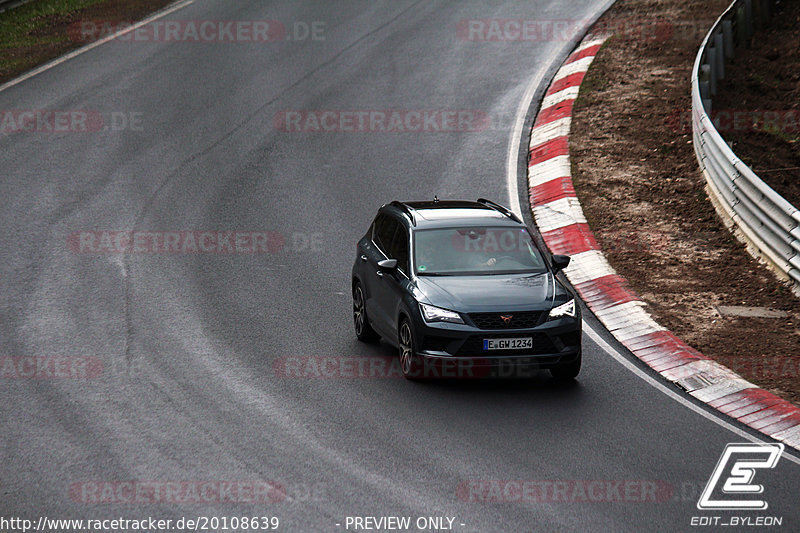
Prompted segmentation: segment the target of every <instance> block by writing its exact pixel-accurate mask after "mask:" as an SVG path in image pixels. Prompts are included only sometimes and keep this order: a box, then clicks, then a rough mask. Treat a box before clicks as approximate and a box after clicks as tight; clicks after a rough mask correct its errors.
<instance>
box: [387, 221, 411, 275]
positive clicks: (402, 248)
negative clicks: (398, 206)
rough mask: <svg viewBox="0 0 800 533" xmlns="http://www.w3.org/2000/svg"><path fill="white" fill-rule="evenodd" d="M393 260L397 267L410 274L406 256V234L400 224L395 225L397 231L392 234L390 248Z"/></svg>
mask: <svg viewBox="0 0 800 533" xmlns="http://www.w3.org/2000/svg"><path fill="white" fill-rule="evenodd" d="M390 250H391V255H390V257H392V258H393V259H397V267H398V268H399V269H400V270H402V271H403V272H405V273H406V274H408V273H410V272H411V270H410V269H409V266H410V265H409V254H408V232H407V231H406V228H404V227H403V225H402V224H397V231H395V232H394V238H393V239H392V245H391V247H390Z"/></svg>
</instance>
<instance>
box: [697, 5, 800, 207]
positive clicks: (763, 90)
mask: <svg viewBox="0 0 800 533" xmlns="http://www.w3.org/2000/svg"><path fill="white" fill-rule="evenodd" d="M725 74H726V78H725V80H724V81H723V82H722V83H721V84H720V87H719V93H718V94H717V96H716V97H715V98H714V106H713V107H714V108H715V109H717V110H719V111H717V112H716V114H717V115H719V114H720V112H724V111H725V110H728V114H727V115H723V117H722V118H724V120H721V121H719V120H718V122H720V125H719V126H718V128H719V129H722V131H721V133H722V136H723V137H724V138H725V140H726V141H728V142H729V143H732V147H733V149H734V151H735V152H736V155H738V156H739V157H740V158H741V159H742V161H744V162H745V163H746V164H747V165H748V166H749V167H750V168H752V169H753V170H754V171H755V172H756V174H758V176H759V177H760V178H761V179H763V180H764V181H765V182H766V183H767V184H768V185H769V186H770V187H772V188H773V189H775V190H776V191H778V193H780V194H781V196H783V197H784V198H786V199H787V200H789V202H791V203H792V205H794V206H798V205H800V2H782V3H781V5H780V6H779V7H778V10H777V12H776V13H775V16H774V17H773V19H772V21H771V23H770V25H769V27H768V29H766V30H765V31H763V32H758V33H756V34H755V35H754V36H753V39H752V42H751V47H750V48H745V49H742V50H740V51H739V52H738V53H737V56H736V58H735V59H734V60H733V62H732V63H730V64H729V66H728V68H727V69H726V72H725ZM731 110H738V111H739V113H740V115H744V117H741V116H740V120H739V121H738V122H737V121H735V120H733V119H732V118H733V116H734V115H733V113H732V112H731ZM712 116H713V115H712ZM729 117H731V118H729ZM748 119H749V120H748ZM726 126H727V127H726Z"/></svg>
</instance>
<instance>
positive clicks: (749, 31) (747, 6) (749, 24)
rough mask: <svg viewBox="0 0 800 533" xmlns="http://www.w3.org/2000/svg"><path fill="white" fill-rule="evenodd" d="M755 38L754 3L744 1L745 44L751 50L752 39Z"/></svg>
mask: <svg viewBox="0 0 800 533" xmlns="http://www.w3.org/2000/svg"><path fill="white" fill-rule="evenodd" d="M752 37H753V2H752V0H744V44H745V46H747V47H748V48H750V39H751V38H752Z"/></svg>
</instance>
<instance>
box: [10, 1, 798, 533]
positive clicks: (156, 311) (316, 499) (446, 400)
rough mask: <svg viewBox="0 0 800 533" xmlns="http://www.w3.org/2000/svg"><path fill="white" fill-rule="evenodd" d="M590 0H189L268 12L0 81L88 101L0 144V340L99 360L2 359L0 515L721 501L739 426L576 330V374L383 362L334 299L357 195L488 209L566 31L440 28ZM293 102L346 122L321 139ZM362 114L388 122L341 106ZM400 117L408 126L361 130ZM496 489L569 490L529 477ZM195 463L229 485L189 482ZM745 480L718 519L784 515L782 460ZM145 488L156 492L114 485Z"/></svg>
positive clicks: (792, 476) (602, 520)
mask: <svg viewBox="0 0 800 533" xmlns="http://www.w3.org/2000/svg"><path fill="white" fill-rule="evenodd" d="M607 3H608V2H607V1H605V0H580V1H579V0H573V1H568V2H567V1H557V0H534V1H530V2H511V1H508V2H501V1H495V2H480V1H475V2H466V1H459V2H408V1H393V2H370V1H364V2H324V1H317V2H311V1H306V2H265V1H237V2H213V1H210V0H196V1H195V2H193V3H190V4H188V5H186V6H185V7H182V8H181V9H178V10H175V11H173V12H172V13H169V14H168V15H166V16H165V17H164V18H163V19H159V20H161V21H201V20H203V21H259V20H270V21H278V22H280V23H281V24H282V25H283V27H284V28H285V30H286V31H285V33H284V34H280V38H279V39H277V40H276V41H274V42H252V41H251V42H215V43H196V42H185V41H180V42H174V41H169V40H167V39H143V40H141V41H135V40H133V39H128V40H114V41H111V42H108V43H105V44H102V45H100V46H98V47H96V48H94V49H92V50H89V51H88V52H86V53H83V54H80V55H78V56H77V57H74V58H73V59H70V60H68V61H66V62H63V63H61V64H59V65H58V66H55V67H53V68H51V69H49V70H46V71H45V72H43V73H41V74H38V75H36V76H33V77H31V78H30V79H27V80H25V81H22V82H20V83H18V84H16V85H14V86H12V87H10V88H7V89H5V90H3V91H2V92H0V109H14V110H57V111H77V110H80V111H86V112H88V113H89V116H90V117H94V119H92V120H94V122H91V123H92V124H94V125H96V124H98V122H97V120H102V126H98V127H94V131H86V132H84V131H80V128H79V127H76V128H72V129H69V131H64V132H43V131H34V132H18V133H12V134H4V135H0V169H2V174H1V175H2V179H0V198H2V208H0V227H2V231H0V246H1V247H2V250H3V253H2V258H1V259H0V280H2V289H1V290H0V356H3V357H5V358H6V363H7V361H9V360H10V361H13V362H15V363H14V364H16V363H19V364H20V365H22V362H21V361H23V360H24V359H25V358H28V360H35V361H45V362H46V360H47V358H54V357H56V358H57V357H61V358H71V359H65V360H67V361H72V362H74V361H75V360H76V358H77V359H78V360H81V361H84V362H85V361H87V360H88V361H90V364H92V365H95V367H93V368H96V367H97V365H98V364H100V365H102V368H101V370H100V371H98V372H95V373H92V372H88V373H84V374H81V372H80V371H76V372H77V375H76V376H74V377H48V376H44V377H42V376H36V377H34V378H30V377H26V376H24V375H18V376H10V375H5V374H4V377H3V378H2V381H1V383H2V385H1V386H0V405H2V408H0V428H2V436H1V437H0V442H2V446H0V502H1V503H0V515H2V516H3V517H12V516H14V517H24V518H27V519H31V520H34V521H36V520H37V519H38V517H40V516H47V517H48V518H64V519H66V518H82V519H99V518H114V517H123V518H143V517H146V516H152V517H155V518H162V519H173V520H176V519H178V518H180V517H189V518H195V519H196V518H197V517H198V516H206V517H212V516H213V517H234V516H236V517H242V516H276V517H278V518H279V519H280V527H279V531H290V532H295V531H299V532H305V531H309V532H322V531H331V532H334V531H347V530H348V529H347V528H346V524H347V522H346V520H347V517H356V516H359V517H364V516H374V517H387V516H408V517H412V524H413V523H414V521H415V520H416V519H417V518H418V517H451V518H453V517H454V518H455V519H454V522H453V525H452V528H453V530H454V531H459V532H472V531H475V532H499V531H572V530H574V531H588V530H591V531H643V530H651V531H686V530H691V529H693V528H692V527H691V526H690V520H691V519H692V517H693V516H714V515H720V516H723V517H725V518H729V517H730V516H731V515H732V513H730V512H728V513H726V512H710V513H709V512H701V511H698V509H697V507H696V504H697V500H698V498H699V494H700V491H701V490H702V489H703V487H704V486H705V484H706V482H707V481H708V479H709V477H710V476H711V473H712V471H713V470H714V468H715V466H716V464H717V461H718V460H719V458H720V455H721V454H722V451H723V449H724V448H725V445H726V444H727V443H730V442H745V441H747V440H748V439H747V435H750V436H751V438H752V436H756V437H757V435H755V434H753V433H745V432H744V430H743V429H741V428H740V429H738V431H739V432H734V431H731V430H730V429H729V428H728V427H724V426H722V425H720V424H719V423H717V422H716V421H715V420H716V418H715V417H714V416H703V413H706V411H705V410H704V408H698V407H695V409H690V408H689V407H687V405H685V404H684V403H681V402H678V401H675V399H674V398H672V397H670V396H669V395H667V394H664V392H663V391H662V390H661V389H659V388H657V387H654V386H653V385H652V384H651V383H649V382H648V381H647V380H644V379H642V377H641V376H640V375H639V374H638V373H636V372H632V371H631V369H630V368H628V366H626V365H624V364H621V363H620V361H619V360H618V359H617V358H614V357H612V356H611V355H610V354H609V352H608V350H607V345H606V344H605V343H603V342H601V344H603V346H600V345H598V344H596V343H595V342H594V341H593V338H596V336H594V335H593V336H589V335H584V368H583V370H582V373H581V375H580V376H579V379H578V381H577V382H576V383H574V384H572V385H559V384H557V383H555V382H553V381H551V380H550V379H549V376H548V375H546V374H542V375H541V376H537V377H536V378H535V379H533V380H522V381H519V380H517V381H512V382H506V381H501V382H489V383H486V382H475V381H467V382H453V381H445V382H421V383H412V382H407V381H405V380H403V379H402V378H399V379H398V378H397V374H396V373H394V374H392V375H390V376H389V377H383V375H382V374H381V373H380V372H378V374H379V375H377V376H374V377H360V378H359V377H355V378H354V377H348V376H349V374H348V371H347V370H346V368H347V367H346V364H350V365H355V364H367V363H357V362H356V363H354V362H353V361H354V360H356V361H368V362H370V363H369V364H373V363H372V362H376V363H374V364H375V365H376V366H375V367H374V368H379V366H378V365H380V364H386V362H387V361H388V360H389V357H390V356H393V355H394V354H395V351H394V350H393V349H391V348H389V347H388V346H387V345H385V344H380V345H374V346H370V345H364V344H361V343H359V342H357V341H356V338H355V335H354V332H353V326H352V319H351V297H350V278H349V275H350V269H351V266H352V262H353V260H354V252H355V242H356V241H357V239H358V238H359V237H360V236H361V235H362V234H363V232H364V231H365V230H366V228H367V225H368V224H369V223H370V221H371V219H372V217H373V216H374V213H375V211H376V210H377V208H378V207H379V206H380V205H381V204H383V203H385V202H388V201H391V200H393V199H400V200H418V199H429V198H433V195H434V194H438V195H439V197H442V198H465V199H475V198H477V197H479V196H484V197H488V198H493V199H496V200H498V201H500V202H503V203H507V202H508V201H509V190H508V186H507V183H506V174H507V168H506V165H507V160H508V158H509V150H510V149H511V148H512V147H511V146H510V140H509V139H510V138H511V137H512V132H513V127H514V122H515V119H516V117H517V113H518V109H520V108H522V109H523V113H524V112H525V111H527V110H528V103H529V102H526V101H525V94H526V91H528V89H529V87H530V84H531V82H532V80H540V82H539V83H538V84H537V85H536V87H534V88H535V89H541V88H542V87H543V86H544V85H546V83H547V82H548V81H549V80H548V79H544V78H547V76H546V74H547V73H548V72H550V74H552V69H553V68H554V67H556V66H557V65H558V64H559V63H560V61H561V60H563V58H564V57H565V56H566V54H567V53H568V52H569V49H570V48H571V45H572V44H573V43H574V41H573V39H577V38H579V37H580V35H578V34H577V33H576V32H575V31H571V32H570V33H569V35H567V36H562V35H561V34H560V33H558V32H556V33H552V32H545V34H544V36H543V37H541V38H533V39H530V40H514V41H511V42H486V41H475V40H469V39H468V36H467V37H466V38H465V36H464V33H463V30H464V27H465V26H464V23H463V22H461V21H475V20H485V19H523V20H536V21H554V22H557V21H562V22H563V21H569V22H570V24H571V26H570V27H572V28H573V30H574V29H575V27H576V26H577V24H575V21H588V20H590V19H592V18H594V17H596V16H598V15H599V14H600V11H601V10H602V9H603V8H605V7H606V5H607ZM460 22H461V26H460V25H459V24H460ZM298 23H299V24H298ZM306 27H307V28H316V30H317V33H316V38H312V35H311V30H310V29H309V30H308V35H307V36H306V37H304V36H303V34H304V32H305V28H306ZM467 28H468V26H467ZM308 111H314V112H316V114H315V115H314V118H321V117H322V113H323V112H326V111H327V112H331V113H333V114H329V115H327V117H329V118H330V117H334V116H335V117H338V118H341V114H342V112H351V111H352V112H355V113H354V114H352V115H345V116H351V117H356V118H355V119H353V120H354V121H355V122H345V123H342V122H341V121H340V120H338V119H337V121H336V122H335V124H334V123H333V122H331V121H329V122H326V123H325V124H327V125H328V126H331V124H333V126H332V127H330V128H328V130H326V129H325V128H323V127H322V126H320V127H319V128H318V131H313V130H314V126H313V124H314V123H313V120H312V121H311V122H309V120H311V119H308V115H309V114H308V113H305V112H308ZM453 111H455V114H452V113H451V114H449V115H447V117H450V118H449V119H447V118H445V113H448V112H453ZM296 112H301V113H300V117H301V119H299V121H295V122H292V120H294V118H297V116H298V115H297V114H292V113H296ZM374 112H383V113H385V116H386V117H387V122H385V123H381V122H380V120H379V119H376V120H377V122H376V123H374V124H373V123H372V122H365V125H364V126H363V127H359V126H358V125H357V124H358V117H366V118H365V119H364V120H367V119H369V121H372V120H373V118H375V117H379V115H376V114H374ZM391 112H397V113H398V116H399V117H401V120H402V121H403V126H402V128H405V129H404V131H381V129H382V124H383V125H388V124H389V120H390V118H389V117H390V116H391ZM423 112H427V113H428V119H429V120H428V122H427V123H426V122H425V115H424V113H423ZM358 113H361V114H360V115H359V114H358ZM414 113H418V114H414ZM459 113H460V114H459ZM97 117H100V119H98V118H97ZM287 117H289V122H286V120H285V119H286V118H287ZM419 117H422V118H419ZM452 117H456V118H455V119H453V118H452ZM459 117H460V118H461V119H462V120H461V123H460V124H461V126H459V122H458V120H459ZM418 118H419V120H417V119H418ZM473 119H475V120H473ZM326 120H327V119H326ZM331 120H332V119H331ZM530 120H531V117H530V113H528V116H527V121H526V122H525V125H526V128H528V127H530ZM453 121H455V122H453ZM298 124H299V125H300V127H299V129H301V130H303V131H295V130H296V129H297V128H296V126H297V125H298ZM454 124H455V125H454ZM398 127H399V126H398ZM402 128H401V129H402ZM89 129H90V130H92V129H93V128H92V127H90V128H89ZM522 145H523V146H525V145H526V144H525V142H523V143H522ZM513 155H514V154H512V156H513ZM521 183H522V182H521ZM100 231H141V232H150V231H157V232H183V233H178V235H179V237H180V238H181V239H185V238H186V235H188V233H187V232H201V231H208V232H270V233H269V234H268V238H269V239H270V240H269V243H270V246H269V248H270V250H268V251H266V252H263V251H262V252H258V253H247V252H242V253H236V249H235V247H234V248H233V252H231V251H230V250H231V249H230V248H229V249H227V250H226V251H225V253H213V252H208V253H174V252H173V253H170V252H165V253H160V252H159V253H147V252H144V253H119V250H118V249H108V248H106V249H104V250H102V251H99V252H95V251H93V249H92V248H91V247H89V249H88V251H87V249H82V248H81V247H80V242H78V245H77V247H76V245H75V242H76V241H75V239H76V238H77V239H78V240H79V239H80V238H81V236H83V237H86V235H89V234H88V233H86V232H100ZM82 232H84V233H82ZM76 235H77V236H78V237H75V236H76ZM90 235H92V236H97V239H98V240H97V241H96V242H95V244H96V243H98V242H100V240H99V239H100V236H99V233H97V234H96V233H91V234H90ZM162 235H163V233H162ZM192 235H195V234H194V233H192ZM87 242H88V241H87ZM106 244H108V243H106ZM232 246H233V245H232ZM245 247H246V246H245ZM243 248H244V247H243ZM587 320H588V321H589V322H590V323H594V321H593V319H592V318H591V317H587ZM595 327H597V326H595ZM609 342H611V341H609ZM9 358H11V359H9ZM87 358H88V359H87ZM345 361H347V362H345ZM309 362H317V363H322V364H323V367H322V368H323V370H324V373H326V374H331V375H328V376H325V375H323V376H322V377H315V376H314V375H313V374H314V368H319V367H314V366H311V367H309V366H308V365H309V364H311V363H309ZM42 364H44V363H42ZM70 364H73V363H70ZM293 365H294V366H293ZM335 365H339V366H338V367H337V366H335ZM634 365H636V363H635V362H634ZM287 369H288V370H287ZM298 369H299V370H298ZM331 369H333V370H331ZM78 370H80V369H78ZM4 372H5V373H8V372H12V371H10V370H8V369H6V370H4ZM42 372H44V370H42ZM12 373H13V372H12ZM22 374H24V372H22ZM15 377H16V378H15ZM688 403H691V402H688ZM692 405H693V404H692ZM737 427H738V426H737ZM481 480H483V482H482V481H481ZM486 480H489V482H488V483H487V482H486ZM510 480H514V481H519V482H527V485H526V486H528V487H531V486H533V487H551V488H552V487H553V486H555V485H553V483H561V485H559V486H560V487H562V488H563V487H567V489H564V490H566V491H567V492H566V496H564V494H563V493H562V494H561V495H558V493H555V494H553V493H552V491H551V492H550V493H548V494H549V495H550V496H549V497H548V496H545V497H544V498H543V500H544V501H541V499H539V500H537V499H536V498H534V497H532V496H530V495H528V496H524V497H521V496H520V494H521V492H519V491H516V490H515V489H514V487H517V485H514V484H511V483H509V481H510ZM127 482H132V483H133V484H132V485H124V483H127ZM201 482H202V483H207V484H211V485H210V486H212V487H217V488H219V487H220V486H221V485H223V484H227V485H225V486H226V487H229V488H230V487H236V490H237V491H238V492H236V494H235V495H233V496H232V495H231V494H227V495H220V494H218V493H214V494H211V495H210V496H208V498H206V499H203V501H201V502H198V501H197V500H192V499H191V497H189V496H186V494H185V493H184V491H185V489H186V487H187V486H190V485H192V484H194V485H197V484H200V483H201ZM596 482H602V483H596ZM756 482H757V483H761V484H763V485H764V494H763V497H764V499H765V500H767V501H768V503H769V509H768V510H766V511H759V512H757V513H754V512H745V511H742V512H739V513H738V514H740V515H742V516H745V515H746V516H751V517H756V516H774V517H781V518H782V520H783V528H785V530H787V531H789V530H794V531H797V530H798V529H800V507H799V506H798V505H797V501H798V500H797V498H798V496H797V495H798V492H799V491H800V464H798V461H797V459H794V460H792V458H790V457H789V456H788V455H787V454H785V455H784V457H783V458H782V459H781V460H780V461H779V463H778V465H777V466H776V468H774V469H773V470H768V471H759V472H758V474H757V477H756ZM137 483H138V485H137ZM146 483H149V484H150V485H149V486H150V487H151V490H157V492H155V493H154V492H150V493H147V492H146V491H145V490H144V489H142V491H143V494H140V495H139V497H132V498H130V499H131V500H132V501H128V497H129V496H130V495H131V491H130V490H129V487H131V486H141V485H142V484H146ZM265 483H267V484H268V483H274V484H275V485H274V487H278V488H275V489H274V491H272V490H271V491H270V492H269V497H267V498H266V500H267V501H263V500H264V498H261V499H260V501H258V502H257V503H253V501H252V498H250V496H248V494H247V489H246V488H243V487H247V486H252V485H254V484H255V485H256V486H257V487H261V488H262V489H263V487H264V486H265V485H264V484H265ZM481 483H483V484H481ZM626 483H627V484H626ZM176 486H178V487H180V490H178V492H177V493H176V492H175V491H174V490H173V489H172V488H174V487H176ZM267 486H271V485H267ZM519 486H522V485H519ZM621 486H622V487H623V489H620V487H621ZM152 487H156V488H157V489H152ZM170 487H172V488H170ZM476 487H484V488H485V487H489V491H488V492H487V491H484V490H482V489H481V490H477V489H476ZM497 487H501V488H502V489H501V490H502V492H501V493H497V492H493V491H494V490H495V489H496V488H497ZM624 487H628V488H629V489H630V490H629V491H628V492H626V490H625V489H624ZM642 487H645V488H646V489H648V490H649V489H652V488H653V487H655V488H656V490H655V492H647V490H645V491H644V493H642V491H641V490H639V489H641V488H642ZM512 489H513V490H512ZM215 490H216V489H215ZM258 490H260V489H256V492H258ZM583 491H586V495H584V496H582V495H581V494H583ZM637 491H638V492H637ZM212 492H213V491H212ZM148 494H149V495H148ZM154 494H158V495H159V496H156V495H154ZM498 494H501V496H500V497H498ZM653 495H655V496H654V497H652V496H653ZM498 500H504V501H498ZM642 500H644V501H642ZM445 523H447V522H445ZM0 529H2V528H0ZM214 529H217V530H222V528H221V527H217V528H214ZM697 529H698V530H704V529H709V528H702V527H700V528H697ZM724 529H726V530H730V529H734V528H731V527H728V528H724ZM747 529H748V530H751V531H753V530H755V529H756V528H753V527H749V528H747ZM773 529H779V528H773ZM349 530H350V531H352V530H354V528H353V526H352V525H351V526H350V527H349ZM362 530H363V529H362ZM411 530H414V531H417V530H418V529H416V526H414V527H413V528H412V529H411Z"/></svg>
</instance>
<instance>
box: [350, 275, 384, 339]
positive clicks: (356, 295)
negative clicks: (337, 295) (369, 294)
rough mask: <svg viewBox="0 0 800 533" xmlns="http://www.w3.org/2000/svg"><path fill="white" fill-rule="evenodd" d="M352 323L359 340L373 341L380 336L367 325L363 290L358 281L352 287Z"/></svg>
mask: <svg viewBox="0 0 800 533" xmlns="http://www.w3.org/2000/svg"><path fill="white" fill-rule="evenodd" d="M353 325H354V326H355V328H356V337H358V340H360V341H361V342H369V343H374V342H377V341H378V339H380V338H381V336H380V335H378V334H377V333H375V330H374V329H372V326H370V325H369V319H368V318H367V306H366V300H365V299H364V290H363V289H362V288H361V284H360V283H358V282H356V284H355V286H354V287H353Z"/></svg>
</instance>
